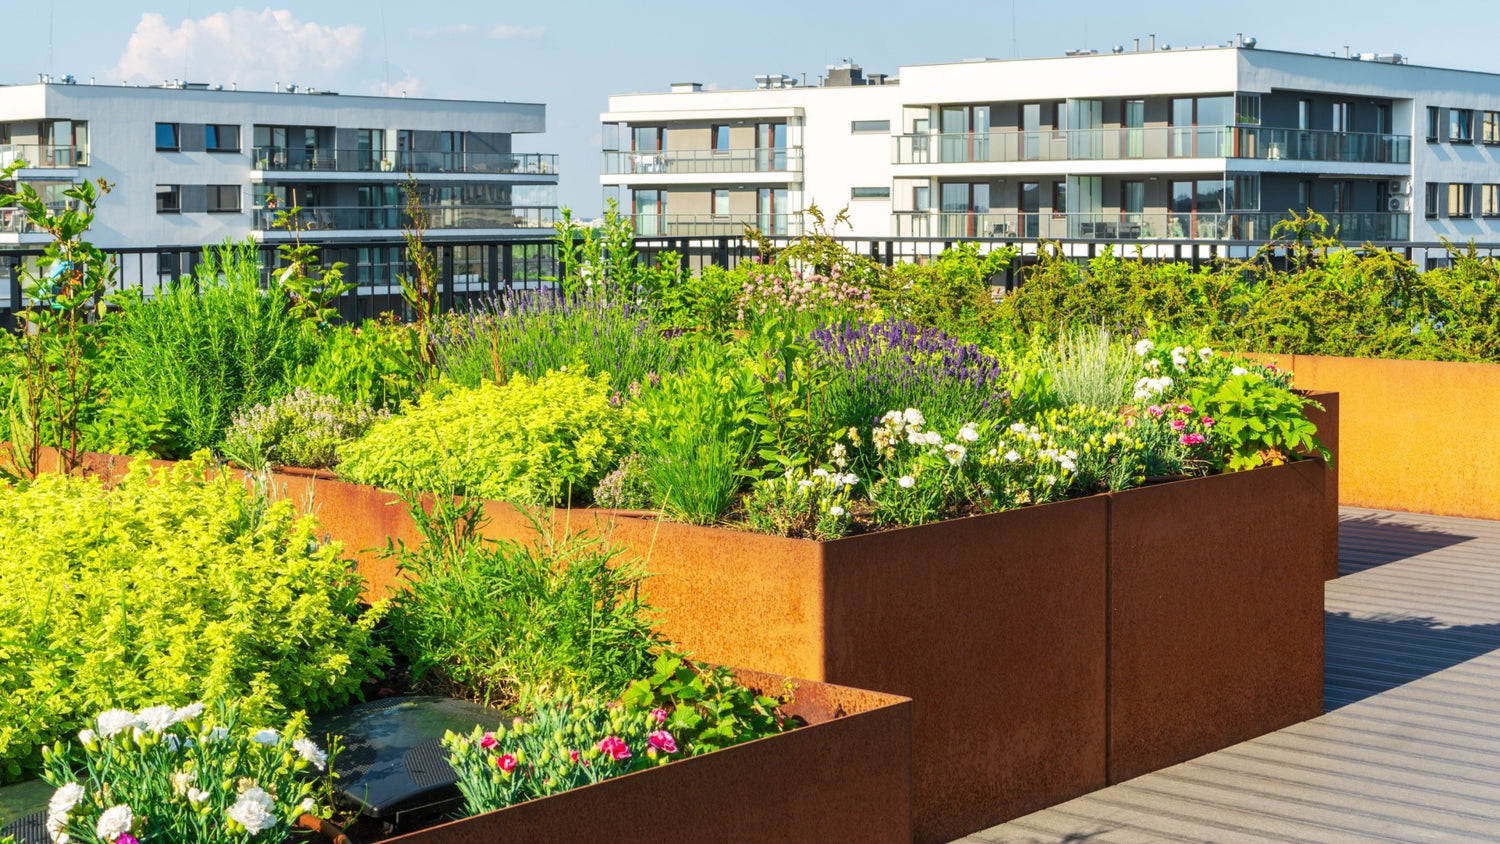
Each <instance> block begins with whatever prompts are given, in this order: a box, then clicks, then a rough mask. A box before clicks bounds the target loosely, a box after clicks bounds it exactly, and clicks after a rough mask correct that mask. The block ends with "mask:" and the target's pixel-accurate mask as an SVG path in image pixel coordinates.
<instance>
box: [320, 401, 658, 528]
mask: <svg viewBox="0 0 1500 844" xmlns="http://www.w3.org/2000/svg"><path fill="white" fill-rule="evenodd" d="M628 432H629V414H628V412H626V411H624V410H621V409H620V408H616V407H614V406H612V405H611V404H610V391H609V383H608V381H607V379H606V378H605V377H604V376H597V377H595V376H590V375H588V374H587V373H586V372H549V373H546V374H545V375H542V376H541V377H540V378H538V379H536V380H532V379H530V378H527V377H524V376H517V377H515V378H514V379H512V380H511V381H510V382H509V383H507V384H504V385H502V386H496V385H495V384H490V383H486V384H482V385H480V386H478V387H475V388H472V389H458V390H454V391H452V392H451V393H449V394H448V395H445V396H442V397H438V396H436V395H435V394H433V393H427V394H424V395H423V396H422V398H421V399H420V400H419V401H418V403H417V404H415V405H412V406H409V407H408V408H407V409H406V411H405V412H404V413H402V414H401V415H399V416H393V417H391V418H390V419H384V420H380V421H378V422H376V423H375V424H374V425H372V426H371V427H370V431H369V433H368V434H366V435H365V436H364V437H363V438H362V439H360V440H357V441H355V442H353V443H350V444H349V445H348V446H345V447H344V448H343V449H342V462H341V463H340V464H339V474H340V475H341V476H343V477H344V478H345V479H347V480H350V481H353V482H355V483H363V484H373V485H375V486H379V487H384V488H386V489H396V490H436V489H442V490H451V491H452V492H453V493H454V494H456V495H471V496H477V497H480V498H492V499H501V500H506V501H518V502H560V501H565V500H568V499H569V498H571V497H573V496H575V495H580V496H581V495H584V494H587V492H588V491H589V490H591V489H593V488H594V485H595V484H597V483H598V482H599V479H600V478H601V477H602V476H603V475H604V473H605V472H606V471H608V470H609V468H610V467H611V466H612V465H614V461H615V459H616V457H617V456H618V455H619V453H620V451H621V447H622V445H623V444H624V442H625V439H626V437H627V435H628Z"/></svg>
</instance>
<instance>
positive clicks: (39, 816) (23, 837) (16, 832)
mask: <svg viewBox="0 0 1500 844" xmlns="http://www.w3.org/2000/svg"><path fill="white" fill-rule="evenodd" d="M6 835H9V836H13V837H14V838H15V839H16V844H52V837H51V836H49V835H48V834H47V813H46V812H45V811H43V812H32V813H31V814H29V815H27V816H25V817H23V818H17V819H16V820H14V821H11V822H10V823H8V824H6V825H5V826H4V827H3V828H0V836H6Z"/></svg>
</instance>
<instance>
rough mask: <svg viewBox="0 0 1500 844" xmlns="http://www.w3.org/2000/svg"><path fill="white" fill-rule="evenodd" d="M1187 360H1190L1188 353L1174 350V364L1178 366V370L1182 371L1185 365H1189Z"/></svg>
mask: <svg viewBox="0 0 1500 844" xmlns="http://www.w3.org/2000/svg"><path fill="white" fill-rule="evenodd" d="M1187 362H1188V359H1187V355H1184V354H1182V353H1180V352H1173V353H1172V366H1174V367H1176V368H1177V371H1179V372H1181V371H1182V368H1183V367H1184V366H1187Z"/></svg>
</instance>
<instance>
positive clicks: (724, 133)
mask: <svg viewBox="0 0 1500 844" xmlns="http://www.w3.org/2000/svg"><path fill="white" fill-rule="evenodd" d="M709 133H710V135H711V136H712V142H713V150H714V152H729V127H728V126H714V127H712V128H711V129H710V130H709Z"/></svg>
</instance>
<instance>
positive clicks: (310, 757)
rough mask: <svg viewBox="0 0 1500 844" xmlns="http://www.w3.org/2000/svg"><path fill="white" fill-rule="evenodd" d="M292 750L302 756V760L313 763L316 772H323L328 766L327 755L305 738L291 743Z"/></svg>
mask: <svg viewBox="0 0 1500 844" xmlns="http://www.w3.org/2000/svg"><path fill="white" fill-rule="evenodd" d="M292 749H293V750H296V751H297V752H298V753H300V754H302V758H303V759H306V760H307V761H309V762H311V763H313V765H314V767H316V768H317V769H318V770H320V771H321V770H323V769H324V768H325V767H326V766H327V765H328V754H327V753H324V752H323V751H322V749H320V748H319V747H318V745H317V744H316V743H315V742H314V741H313V740H312V739H310V738H307V737H306V736H304V737H302V738H299V739H297V740H296V741H294V742H292Z"/></svg>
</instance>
